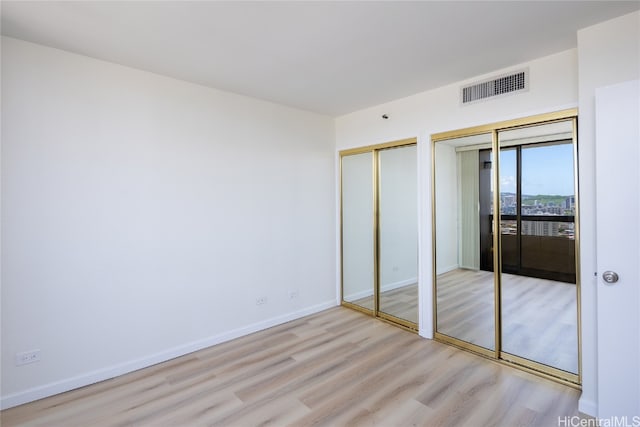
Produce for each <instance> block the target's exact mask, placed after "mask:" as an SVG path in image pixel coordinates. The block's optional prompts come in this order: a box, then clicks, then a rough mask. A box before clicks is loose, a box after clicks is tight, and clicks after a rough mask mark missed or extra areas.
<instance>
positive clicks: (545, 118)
mask: <svg viewBox="0 0 640 427" xmlns="http://www.w3.org/2000/svg"><path fill="white" fill-rule="evenodd" d="M577 117H578V110H577V109H575V108H573V109H567V110H562V111H557V112H552V113H547V114H540V115H536V116H530V117H524V118H520V119H514V120H508V121H502V122H496V123H492V124H487V125H482V126H475V127H470V128H464V129H459V130H453V131H448V132H441V133H436V134H433V135H431V207H432V214H431V229H432V266H433V267H432V269H433V276H432V292H433V335H434V339H435V340H437V341H441V342H444V343H447V344H450V345H454V346H456V347H459V348H462V349H464V350H468V351H472V352H474V353H477V354H480V355H482V356H484V357H487V358H490V359H493V360H496V361H498V362H500V363H503V364H507V365H510V366H513V367H516V368H518V369H521V370H524V371H528V372H532V373H535V374H537V375H539V376H543V377H546V378H549V379H552V380H555V381H559V382H561V383H563V384H567V385H570V386H572V387H575V388H580V384H581V379H582V319H581V301H580V299H581V298H580V297H581V285H580V283H581V280H580V207H579V206H580V202H579V194H580V191H579V186H578V168H579V165H578V152H577V150H578V139H577ZM569 120H571V122H572V126H573V135H572V142H573V158H574V165H575V167H574V171H573V174H574V176H573V179H574V188H575V208H576V211H575V220H574V221H575V262H576V303H577V307H576V315H577V334H578V337H577V345H578V373H577V374H573V373H570V372H566V371H563V370H561V369H557V368H554V367H551V366H547V365H544V364H542V363H539V362H534V361H532V360H529V359H525V358H522V357H519V356H516V355H513V354H509V353H506V352H503V351H502V350H501V348H502V342H501V341H502V314H501V307H502V298H501V289H502V283H501V282H502V279H501V277H502V265H501V263H502V256H501V254H502V251H501V229H500V215H494V216H493V230H494V231H493V248H494V256H493V263H494V264H493V270H494V327H495V343H494V350H489V349H486V348H484V347H481V346H479V345H476V344H472V343H470V342H467V341H464V340H461V339H459V338H455V337H451V336H448V335H445V334H443V333H440V332H438V330H437V326H438V311H437V292H436V281H437V272H436V159H435V147H436V143H437V142H439V141H444V140H449V139H453V138H460V137H466V136H474V135H480V134H491V150H492V152H493V153H500V146H499V141H498V133H499V132H501V131H505V130H512V129H518V128H525V127H532V126H537V125H541V124H550V123H554V122H561V121H569ZM499 160H500V156H499V155H494V158H493V162H494V164H495V172H494V173H493V176H492V184H493V187H494V189H496V190H495V191H494V194H493V206H494V212H500V192H499V188H500V186H499V184H500V183H499V181H500V175H499V171H500V165H499Z"/></svg>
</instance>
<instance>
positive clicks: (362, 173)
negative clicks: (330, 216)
mask: <svg viewBox="0 0 640 427" xmlns="http://www.w3.org/2000/svg"><path fill="white" fill-rule="evenodd" d="M341 162H342V164H341V180H342V182H341V186H342V203H341V206H342V231H341V232H342V299H343V301H345V302H348V303H351V304H354V305H356V306H358V307H360V308H362V309H365V310H371V311H372V310H373V309H374V299H373V295H374V274H375V268H374V256H375V254H374V234H373V221H374V216H373V152H365V153H359V154H351V155H345V156H342V158H341Z"/></svg>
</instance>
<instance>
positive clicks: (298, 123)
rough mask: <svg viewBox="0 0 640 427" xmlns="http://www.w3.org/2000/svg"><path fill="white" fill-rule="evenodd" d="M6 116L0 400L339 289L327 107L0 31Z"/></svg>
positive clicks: (43, 391)
mask: <svg viewBox="0 0 640 427" xmlns="http://www.w3.org/2000/svg"><path fill="white" fill-rule="evenodd" d="M2 124H3V127H2V228H3V235H2V405H3V406H4V407H8V406H12V405H15V404H18V403H22V402H25V401H28V400H32V399H36V398H39V397H42V396H46V395H49V394H52V393H56V392H60V391H64V390H67V389H69V388H73V387H77V386H81V385H85V384H87V383H90V382H92V381H97V380H100V379H103V378H108V377H110V376H114V375H118V374H120V373H123V372H126V371H129V370H132V369H136V368H139V367H142V366H146V365H149V364H152V363H156V362H159V361H162V360H165V359H168V358H171V357H175V356H177V355H180V354H183V353H185V352H189V351H192V350H195V349H198V348H201V347H205V346H208V345H211V344H214V343H216V342H219V341H223V340H226V339H229V338H233V337H235V336H238V335H242V334H245V333H248V332H251V331H254V330H258V329H261V328H264V327H268V326H270V325H273V324H276V323H279V322H282V321H285V320H288V319H291V318H295V317H298V316H301V315H304V314H307V313H310V312H314V311H318V310H320V309H323V308H327V307H329V306H332V305H335V303H336V296H335V284H334V280H335V277H336V266H335V242H334V230H335V227H336V222H335V216H334V212H335V196H334V190H335V189H334V185H333V179H334V174H335V167H334V153H335V147H334V144H333V140H334V123H333V120H332V119H330V118H328V117H324V116H319V115H316V114H312V113H307V112H303V111H299V110H295V109H291V108H286V107H282V106H278V105H274V104H271V103H267V102H263V101H259V100H254V99H251V98H247V97H243V96H238V95H234V94H229V93H225V92H221V91H218V90H213V89H209V88H205V87H201V86H198V85H194V84H190V83H186V82H181V81H178V80H174V79H170V78H166V77H162V76H158V75H155V74H151V73H147V72H142V71H137V70H134V69H130V68H126V67H122V66H119V65H116V64H112V63H107V62H102V61H98V60H94V59H91V58H88V57H83V56H79V55H75V54H70V53H66V52H63V51H60V50H55V49H50V48H46V47H43V46H38V45H34V44H30V43H26V42H22V41H18V40H15V39H10V38H3V39H2ZM292 291H293V292H294V293H295V292H297V295H298V296H297V298H293V299H290V298H289V296H290V295H289V293H290V292H292ZM257 297H266V298H267V303H266V304H264V305H260V306H257V305H256V298H257ZM32 349H39V350H41V358H42V360H41V361H40V362H38V363H33V364H30V365H24V366H21V367H16V366H15V365H14V356H15V354H16V353H17V352H22V351H25V350H32Z"/></svg>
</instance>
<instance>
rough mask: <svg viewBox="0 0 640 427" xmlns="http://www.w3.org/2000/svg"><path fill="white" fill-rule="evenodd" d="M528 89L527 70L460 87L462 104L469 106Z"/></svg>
mask: <svg viewBox="0 0 640 427" xmlns="http://www.w3.org/2000/svg"><path fill="white" fill-rule="evenodd" d="M528 89H529V70H522V71H518V72H515V73H510V74H507V75H503V76H500V77H494V78H492V79H490V80H485V81H482V82H479V83H474V84H471V85H467V86H463V87H462V92H461V93H462V103H463V104H469V103H472V102H475V101H480V100H483V99H487V98H492V97H495V96H499V95H505V94H510V93H514V92H522V91H526V90H528Z"/></svg>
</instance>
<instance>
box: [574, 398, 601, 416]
mask: <svg viewBox="0 0 640 427" xmlns="http://www.w3.org/2000/svg"><path fill="white" fill-rule="evenodd" d="M578 411H579V412H582V413H583V414H586V415H590V416H592V417H597V416H598V405H597V404H596V402H594V401H593V400H587V399H583V398H580V399H578Z"/></svg>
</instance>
